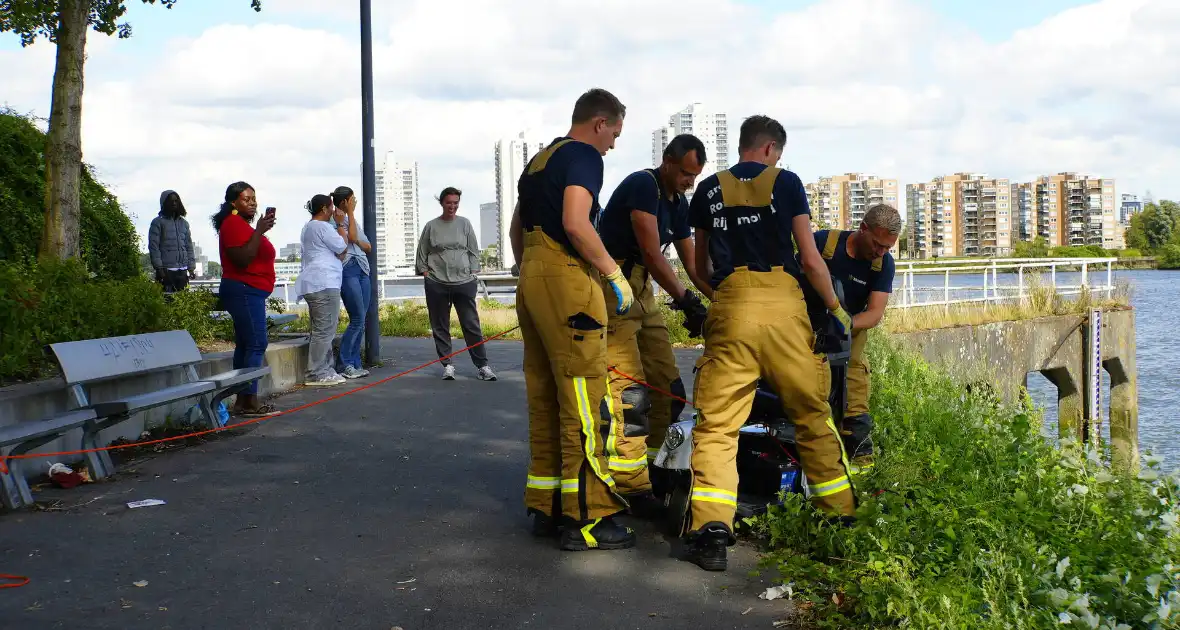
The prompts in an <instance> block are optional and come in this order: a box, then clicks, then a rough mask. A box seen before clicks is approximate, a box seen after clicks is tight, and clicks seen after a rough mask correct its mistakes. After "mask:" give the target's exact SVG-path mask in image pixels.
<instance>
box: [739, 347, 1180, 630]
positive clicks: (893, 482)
mask: <svg viewBox="0 0 1180 630" xmlns="http://www.w3.org/2000/svg"><path fill="white" fill-rule="evenodd" d="M868 351H869V353H870V356H871V357H872V365H873V389H872V400H871V406H872V409H873V413H874V415H875V417H876V418H877V427H876V431H875V435H874V439H875V441H876V443H877V446H878V455H877V464H876V466H875V468H874V469H873V471H872V472H871V473H869V474H868V475H865V476H861V477H858V478H857V481H856V484H857V487H856V489H857V493H858V496H859V497H860V501H861V503H860V507H859V509H858V516H859V522H858V524H857V525H856V526H855V527H851V528H833V527H830V526H827V525H823V524H821V522H820V521H819V520H818V519H816V518H815V513H814V511H813V510H812V509H811V508H810V506H808V505H805V504H804V503H803V501H802V499H801V497H800V496H799V495H789V496H787V497H786V502H785V504H784V505H783V506H782V507H775V508H772V510H771V511H770V512H769V513H768V514H767V515H766V516H764V517H760V518H758V519H754V520H753V521H752V522H751V523H750V524H751V525H752V527H753V531H754V532H755V533H757V534H760V535H763V536H765V537H766V539H767V540H768V542H769V543H770V545H771V546H772V548H773V549H774V551H773V552H772V553H771V554H770V555H768V556H767V558H766V559H765V560H764V564H765V566H766V568H773V569H775V570H777V571H778V572H779V573H780V574H781V575H783V576H786V577H787V579H788V580H790V581H791V582H793V586H792V588H793V590H794V593H795V598H796V599H797V600H803V601H801V602H799V603H800V604H801V606H800V609H801V610H804V611H806V615H807V617H808V619H807V621H809V622H810V623H813V624H815V625H816V626H819V627H824V628H852V627H855V628H876V627H912V628H940V629H944V628H954V629H957V628H964V629H967V628H970V629H972V630H976V629H981V628H983V629H988V628H997V629H998V628H1056V627H1062V626H1063V625H1064V626H1065V627H1075V628H1092V629H1097V628H1105V629H1108V630H1113V629H1115V628H1119V629H1123V628H1147V627H1151V628H1177V627H1180V590H1178V589H1180V553H1178V552H1180V536H1178V533H1177V532H1178V531H1180V530H1178V529H1177V522H1178V517H1180V513H1178V512H1177V508H1176V503H1175V502H1176V500H1177V495H1178V493H1180V473H1176V474H1173V475H1171V476H1161V475H1160V473H1159V472H1158V462H1159V459H1158V458H1154V457H1151V456H1150V455H1148V456H1147V457H1145V462H1147V464H1148V468H1146V469H1144V470H1143V471H1141V472H1138V474H1137V475H1132V474H1121V473H1117V472H1113V473H1112V472H1111V471H1110V470H1108V469H1107V468H1106V467H1105V466H1104V465H1103V464H1102V463H1101V460H1102V457H1101V454H1100V453H1099V452H1098V451H1096V450H1088V451H1086V450H1082V448H1081V447H1079V446H1077V445H1074V444H1066V445H1064V446H1063V447H1062V448H1061V449H1060V450H1059V449H1057V448H1056V447H1054V446H1052V445H1051V444H1050V443H1049V442H1048V441H1046V440H1045V439H1044V438H1042V436H1041V435H1040V432H1039V427H1040V426H1041V418H1040V417H1038V416H1039V413H1038V412H1036V411H1035V410H1033V409H1032V405H1031V404H1030V403H1028V401H1027V400H1026V401H1025V402H1024V404H1023V405H1019V406H1017V407H1014V408H1009V407H1005V406H1002V405H1001V404H1000V403H999V402H998V401H997V400H996V399H993V398H988V397H985V396H983V395H981V394H975V395H969V394H967V393H965V392H964V389H963V387H962V386H961V384H959V383H956V382H953V381H952V380H951V379H950V378H949V377H947V376H945V375H943V374H941V373H939V372H937V371H935V370H934V369H933V368H931V367H930V366H929V365H927V364H926V363H924V362H923V361H922V360H921V359H920V358H918V357H917V355H914V354H911V353H908V352H905V351H902V350H900V349H899V348H898V347H896V346H894V345H893V344H892V342H890V341H889V340H888V338H887V336H886V335H881V334H873V335H872V336H871V338H870V342H869V349H868Z"/></svg>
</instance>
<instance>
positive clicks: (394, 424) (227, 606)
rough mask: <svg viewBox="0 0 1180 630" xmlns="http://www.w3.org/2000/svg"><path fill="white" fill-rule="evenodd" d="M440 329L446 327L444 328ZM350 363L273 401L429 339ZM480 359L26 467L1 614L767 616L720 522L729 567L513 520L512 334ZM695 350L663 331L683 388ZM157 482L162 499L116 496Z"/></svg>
mask: <svg viewBox="0 0 1180 630" xmlns="http://www.w3.org/2000/svg"><path fill="white" fill-rule="evenodd" d="M457 347H461V344H460V345H459V346H457ZM382 354H383V356H385V357H386V359H387V360H386V365H385V366H384V367H382V368H380V369H377V370H375V371H374V372H373V375H372V376H370V377H369V378H368V379H361V380H358V381H351V382H350V383H348V384H346V385H344V386H340V387H336V388H331V389H313V388H307V389H299V390H296V391H294V392H292V393H288V394H285V395H283V396H281V397H278V398H276V399H275V401H274V402H275V403H276V404H277V405H278V407H279V408H280V409H290V408H293V407H296V406H299V405H302V404H305V403H309V402H313V401H316V400H320V399H322V398H325V397H328V396H330V395H334V394H338V393H341V392H344V391H348V390H349V389H352V388H354V387H359V386H360V385H363V384H367V383H371V382H373V381H375V380H379V379H381V378H385V377H387V376H390V375H393V374H395V373H397V372H399V371H402V370H405V369H407V368H409V367H413V366H415V365H419V364H421V363H425V362H427V361H430V360H432V359H434V358H435V356H434V353H433V344H432V342H431V341H430V340H428V339H389V338H387V339H384V340H383V341H382ZM488 354H489V357H490V359H491V360H492V362H493V363H492V364H493V367H495V368H497V371H498V372H499V376H500V380H499V381H497V382H482V381H479V380H476V379H475V378H474V375H475V369H474V367H473V366H472V365H471V363H470V361H469V360H467V358H466V356H465V355H461V356H459V357H456V366H457V368H458V371H459V376H458V379H457V380H455V381H443V380H441V379H440V378H439V376H440V371H441V368H440V366H438V365H434V366H430V367H428V368H425V369H424V370H421V371H418V372H415V373H412V374H409V375H406V376H403V377H401V378H398V379H396V380H393V381H390V382H387V383H382V384H380V385H377V386H374V387H370V388H368V389H365V390H363V391H359V392H356V393H353V394H350V395H347V396H344V397H341V398H338V399H336V400H332V401H328V402H325V403H323V404H320V405H317V406H314V407H311V408H308V409H305V410H301V411H298V412H295V413H292V414H288V415H285V416H282V417H278V418H274V419H270V420H267V421H265V422H262V423H259V424H256V425H253V426H252V427H250V428H247V429H239V430H235V431H234V432H232V434H228V433H227V434H224V435H223V436H222V435H219V436H218V437H217V438H215V439H212V440H208V441H205V442H203V443H201V444H198V445H194V446H187V447H183V448H175V449H168V450H166V451H163V452H160V453H149V454H146V455H139V456H135V457H132V458H130V459H129V461H128V462H127V463H126V464H124V465H123V466H122V468H121V470H120V473H119V475H118V476H117V477H116V478H115V479H113V480H110V481H104V482H100V483H95V484H87V485H84V486H81V487H78V488H74V489H71V490H61V489H45V490H43V491H41V492H40V493H38V499H39V500H41V501H42V502H43V505H46V506H56V508H55V509H53V510H49V511H46V510H22V511H18V512H9V513H5V512H3V511H0V573H15V574H20V575H25V576H28V577H29V578H30V580H31V581H30V583H29V584H28V585H26V586H23V587H21V588H15V589H2V590H0V628H13V629H18V628H19V629H26V628H27V629H42V628H44V629H48V628H71V629H74V628H87V629H88V630H93V629H99V628H112V629H114V628H117V629H120V630H128V629H138V628H151V629H153V630H156V629H165V628H174V629H180V628H218V629H231V628H350V629H362V628H365V629H367V628H373V629H380V630H389V629H390V628H395V627H396V628H402V629H404V630H419V629H428V628H440V629H441V628H447V629H453V628H544V629H550V628H554V629H565V628H571V629H574V628H586V629H588V630H589V629H593V630H613V629H630V628H637V629H644V630H646V629H662V628H772V627H774V622H775V621H778V620H782V619H784V618H787V617H788V616H789V604H788V603H787V602H785V601H784V600H776V601H766V600H762V599H759V598H758V595H759V594H760V593H762V592H763V591H764V590H765V589H766V587H767V586H770V585H774V584H776V583H777V582H775V581H773V580H772V579H770V576H769V574H767V573H765V572H763V574H762V575H760V576H755V575H753V574H752V573H751V571H752V570H753V569H755V566H756V560H757V554H756V550H755V549H754V548H752V547H751V546H749V545H748V544H746V543H741V544H739V545H738V546H737V547H735V548H733V549H731V551H730V568H729V571H727V572H725V573H709V572H705V571H702V570H701V569H699V568H697V567H696V566H695V565H693V564H689V563H687V562H684V561H682V560H679V559H677V557H676V556H677V555H678V554H679V544H678V543H677V541H675V540H669V539H667V538H666V537H665V536H664V535H662V533H661V532H660V531H659V530H658V529H657V528H656V527H655V526H654V525H652V524H650V523H646V522H643V521H637V520H632V519H628V524H629V525H632V526H633V527H635V528H636V530H637V532H638V534H639V543H638V545H637V546H636V547H635V548H634V549H629V550H625V551H611V552H604V551H593V552H582V553H574V552H562V551H560V550H559V549H558V548H557V546H556V542H555V541H554V540H552V539H550V540H543V539H536V538H533V537H532V536H531V535H530V533H529V529H528V527H529V521H528V519H527V517H526V515H525V511H524V507H523V504H522V500H523V494H524V487H523V486H524V476H525V472H526V467H527V459H528V442H527V428H526V425H527V419H526V409H525V394H524V377H523V374H522V372H521V370H520V365H521V346H520V344H518V343H514V342H492V343H490V344H489V350H488ZM695 355H696V352H694V351H691V350H687V351H680V352H679V353H678V359H679V363H680V367H681V372H682V374H683V378H684V381H685V383H687V384H689V388H688V389H689V391H690V392H691V391H692V388H691V383H692V360H693V359H694V358H695ZM140 499H161V500H163V501H166V504H165V505H159V506H154V507H143V508H137V509H129V508H128V507H127V505H126V504H127V503H128V502H130V501H136V500H140Z"/></svg>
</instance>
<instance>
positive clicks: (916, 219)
mask: <svg viewBox="0 0 1180 630" xmlns="http://www.w3.org/2000/svg"><path fill="white" fill-rule="evenodd" d="M1011 195H1012V187H1011V184H1010V183H1009V182H1008V180H1007V179H992V178H988V177H987V176H986V175H979V174H971V173H955V174H954V175H946V176H943V177H936V178H934V179H933V180H931V181H930V182H929V183H922V184H910V185H908V186H906V216H907V217H908V218H909V226H908V227H907V230H908V234H907V242H908V249H909V255H910V256H911V257H914V258H932V257H951V256H1005V255H1007V254H1008V253H1010V252H1011V250H1012V225H1013V224H1012V201H1011V198H1010V197H1011Z"/></svg>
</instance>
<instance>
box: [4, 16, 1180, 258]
mask: <svg viewBox="0 0 1180 630" xmlns="http://www.w3.org/2000/svg"><path fill="white" fill-rule="evenodd" d="M249 4H250V3H249V0H199V1H198V0H180V1H179V2H177V4H176V5H175V7H174V8H173V9H171V10H167V9H164V8H163V7H161V6H150V5H144V4H141V3H140V2H138V1H136V0H129V2H128V13H127V15H126V16H125V19H126V21H128V22H130V23H131V25H132V27H133V35H132V37H131V38H130V39H126V40H119V39H116V38H114V37H109V36H106V35H102V34H98V33H94V32H91V33H90V36H89V39H88V44H87V53H88V58H87V62H86V83H85V87H86V91H85V97H84V100H83V130H82V145H83V153H84V160H85V161H86V162H87V163H89V164H92V165H93V166H94V167H95V169H96V172H97V173H98V176H99V178H100V179H101V180H102V181H103V182H104V183H106V184H107V185H108V186H109V187H110V188H111V189H112V190H113V191H114V192H115V194H116V195H118V197H119V199H120V201H122V202H123V204H124V205H125V207H126V209H127V211H128V213H129V214H130V215H131V216H132V218H133V220H134V222H135V225H136V228H137V230H138V231H139V233H140V234H141V235H146V233H147V226H148V224H149V223H150V221H151V219H152V217H153V216H155V214H156V213H157V212H158V211H159V194H160V191H162V190H165V189H174V190H176V191H178V192H179V193H180V195H181V197H182V198H183V199H184V201H185V205H186V207H187V208H188V212H189V220H190V223H191V224H192V227H193V234H194V238H195V239H196V240H197V242H198V244H201V245H203V249H204V250H205V253H206V254H207V255H211V256H210V257H211V258H212V259H214V260H216V253H215V249H216V248H215V243H216V240H215V237H214V234H213V230H212V228H211V227H210V225H209V221H208V216H209V215H210V214H211V213H212V212H214V211H215V209H216V206H217V204H218V203H219V202H220V201H221V199H222V196H223V194H224V191H225V187H226V186H227V185H228V184H230V183H231V182H234V181H237V180H245V181H248V182H250V183H251V184H252V185H253V186H254V187H255V188H256V190H257V194H258V199H259V204H260V205H261V206H270V205H273V206H276V207H277V208H278V209H279V221H278V223H277V225H276V227H275V228H274V230H273V232H272V233H271V235H270V236H271V240H272V241H274V242H275V243H276V245H280V246H281V245H284V244H286V243H290V242H298V240H299V233H300V230H301V228H302V226H303V224H304V223H305V222H306V220H307V215H306V214H305V212H306V211H305V210H304V209H303V204H304V202H305V201H306V200H307V199H309V198H310V197H311V196H312V195H313V194H316V193H320V192H328V191H330V190H331V189H332V188H335V187H336V186H338V185H342V184H343V185H348V186H350V187H352V188H353V189H355V190H358V191H359V190H360V189H361V185H362V182H361V169H360V165H361V159H362V156H361V103H360V43H359V10H358V8H357V5H358V3H357V2H345V1H343V0H340V1H337V2H324V1H322V0H263V11H262V12H261V13H255V12H254V11H252V10H250V8H249ZM373 18H374V24H373V37H374V86H375V92H376V106H375V112H376V114H375V125H376V150H377V155H378V156H379V158H378V159H379V160H380V156H382V155H383V154H384V153H385V152H386V151H392V152H394V153H395V154H396V155H397V156H398V158H399V159H402V160H417V162H418V167H419V176H420V180H421V182H420V190H419V195H420V199H421V211H422V218H421V221H422V222H425V221H426V220H428V219H430V218H432V217H433V216H436V215H437V214H438V212H439V207H438V204H437V202H436V201H435V200H434V196H435V195H436V194H437V192H438V191H439V190H441V189H442V188H443V187H445V186H451V185H453V186H457V187H458V188H460V189H462V190H463V193H464V194H463V202H462V203H463V205H462V206H461V208H460V212H461V213H463V214H464V215H465V216H467V217H468V218H470V219H471V220H472V222H473V223H475V224H476V228H477V233H478V228H479V216H478V215H479V212H478V210H479V204H480V203H484V202H488V201H494V200H495V177H494V167H493V158H494V153H493V151H494V145H495V142H496V140H497V139H500V138H504V137H511V136H515V135H516V133H518V132H519V131H522V130H528V131H530V132H531V133H532V134H534V135H533V136H531V137H536V136H537V135H540V136H550V137H555V136H559V135H562V134H564V133H565V131H566V130H567V128H568V123H569V113H570V110H571V108H572V106H573V102H574V100H575V99H576V98H577V96H578V95H579V94H581V93H582V92H583V91H585V90H586V89H588V88H590V87H603V88H606V89H608V90H610V91H612V92H614V93H615V94H616V95H617V96H618V97H619V98H620V99H621V100H622V101H623V102H624V104H625V105H626V106H627V118H626V121H625V124H624V129H623V134H622V136H621V137H620V138H619V140H618V142H617V144H616V149H615V150H613V151H611V152H610V153H609V154H608V155H607V156H606V158H605V163H606V174H605V179H606V183H605V186H604V188H603V198H604V200H605V199H606V196H607V195H609V193H610V191H611V190H613V188H614V186H615V185H616V184H617V183H618V182H619V181H620V180H621V179H622V178H623V177H625V176H626V175H627V174H628V173H630V172H632V171H634V170H637V169H640V168H645V167H647V166H650V160H651V157H650V156H651V131H652V130H653V129H654V128H656V127H658V126H660V125H662V124H665V123H666V122H667V119H668V117H669V116H670V115H672V114H673V113H675V112H676V111H679V110H680V109H682V108H683V107H685V106H687V105H688V104H690V103H693V102H700V103H702V104H704V105H705V106H706V107H709V108H712V109H716V110H718V111H723V112H726V113H727V114H728V115H729V118H730V128H731V130H732V131H731V134H732V136H731V137H732V138H733V140H734V142H735V143H736V138H737V128H738V126H739V125H740V121H741V120H742V119H743V118H745V117H746V116H749V115H751V114H755V113H761V114H767V115H770V116H773V117H775V118H777V119H778V120H780V121H781V122H782V123H783V125H784V126H785V127H786V128H787V131H788V142H787V148H786V154H785V155H784V158H783V163H784V164H787V165H789V166H790V168H791V169H792V170H794V171H796V172H797V173H799V175H800V176H801V177H802V178H803V179H804V181H813V180H815V179H817V178H818V177H820V176H824V175H834V174H840V173H846V172H859V173H866V174H874V175H878V176H881V177H894V178H897V179H898V180H900V183H901V185H903V186H904V185H905V184H909V183H916V182H921V181H929V180H930V179H931V178H932V177H935V176H938V175H943V174H949V173H954V172H961V171H968V172H973V173H986V174H988V175H991V176H994V177H1008V178H1010V179H1013V180H1021V181H1027V180H1031V179H1033V178H1035V177H1037V176H1040V175H1046V174H1050V173H1057V172H1063V171H1075V172H1079V173H1085V174H1089V175H1094V176H1101V177H1111V178H1114V179H1115V180H1116V186H1117V190H1116V192H1118V193H1136V194H1144V193H1145V192H1147V191H1150V192H1151V193H1152V195H1153V196H1154V197H1155V198H1157V199H1161V198H1172V199H1175V198H1178V197H1180V179H1178V178H1177V177H1176V176H1175V175H1174V174H1176V173H1180V38H1176V37H1175V35H1174V34H1175V33H1178V32H1180V2H1177V1H1176V0H1102V1H1099V2H1078V1H1068V0H1035V1H1027V0H1025V1H1023V2H1020V1H1016V0H993V1H991V2H987V3H984V2H978V1H976V0H644V1H643V2H635V1H634V0H596V1H595V2H593V3H588V2H585V0H514V1H509V0H450V1H449V2H439V1H438V0H373ZM53 61H54V47H53V45H52V44H51V43H49V42H44V41H41V42H38V43H36V44H34V45H33V46H30V47H27V48H22V47H21V46H20V43H19V40H18V39H17V37H16V36H14V35H12V34H3V35H0V67H3V68H5V70H4V81H3V82H2V84H0V105H6V106H8V107H10V108H12V109H15V110H17V111H20V112H23V113H28V114H32V115H34V116H39V117H43V118H46V117H48V115H49V105H50V91H51V85H52V78H53V65H54V64H53ZM735 149H736V147H735ZM734 153H735V154H736V151H734ZM902 210H903V212H904V208H902ZM483 245H485V244H484V243H481V246H483Z"/></svg>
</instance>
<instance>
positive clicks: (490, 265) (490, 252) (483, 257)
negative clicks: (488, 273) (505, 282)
mask: <svg viewBox="0 0 1180 630" xmlns="http://www.w3.org/2000/svg"><path fill="white" fill-rule="evenodd" d="M479 264H480V266H482V267H483V268H484V269H499V268H500V247H499V246H498V245H488V246H487V247H485V248H483V251H482V252H480V253H479Z"/></svg>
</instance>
